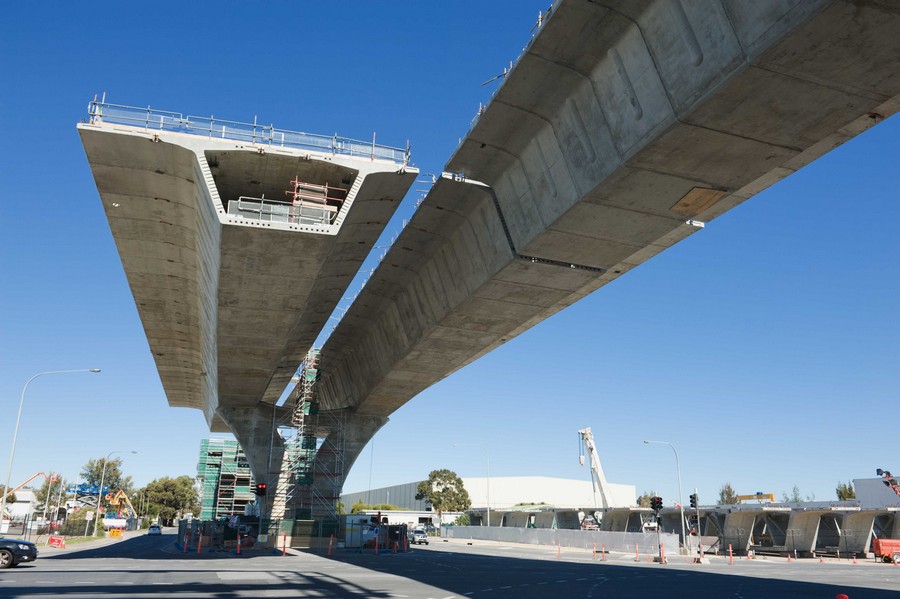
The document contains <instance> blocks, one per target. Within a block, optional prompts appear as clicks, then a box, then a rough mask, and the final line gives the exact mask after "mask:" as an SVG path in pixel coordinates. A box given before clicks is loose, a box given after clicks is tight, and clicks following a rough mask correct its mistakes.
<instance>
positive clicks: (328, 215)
mask: <svg viewBox="0 0 900 599" xmlns="http://www.w3.org/2000/svg"><path fill="white" fill-rule="evenodd" d="M333 210H334V209H333V207H327V206H321V205H318V204H310V203H305V202H300V203H298V204H292V203H291V202H281V201H279V200H269V199H267V198H252V197H247V196H240V197H239V198H238V199H237V200H230V201H229V202H228V210H227V211H228V214H231V215H233V216H241V217H243V218H247V219H250V220H257V221H263V222H281V223H287V224H303V225H330V224H331V222H332V219H333V218H335V217H336V216H337V211H336V210H334V211H333Z"/></svg>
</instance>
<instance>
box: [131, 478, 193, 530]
mask: <svg viewBox="0 0 900 599" xmlns="http://www.w3.org/2000/svg"><path fill="white" fill-rule="evenodd" d="M141 491H142V493H143V494H144V496H145V497H146V498H147V499H146V501H147V507H146V508H145V509H146V510H147V513H148V514H151V515H154V516H158V517H159V518H160V519H162V520H163V521H165V522H171V521H172V520H174V519H175V518H177V517H179V516H182V515H184V514H186V513H187V512H192V513H195V514H197V513H199V512H200V504H199V502H198V499H197V489H196V488H194V479H193V478H191V477H190V476H186V475H183V476H179V477H178V478H169V477H168V476H165V477H163V478H158V479H156V480H154V481H152V482H150V483H149V484H148V485H147V486H146V487H144V488H143V489H142V490H141Z"/></svg>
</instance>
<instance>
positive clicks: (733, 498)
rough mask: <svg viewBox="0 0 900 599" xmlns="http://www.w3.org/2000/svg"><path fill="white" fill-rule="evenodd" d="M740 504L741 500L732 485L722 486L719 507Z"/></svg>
mask: <svg viewBox="0 0 900 599" xmlns="http://www.w3.org/2000/svg"><path fill="white" fill-rule="evenodd" d="M739 502H740V500H739V499H738V496H737V493H735V492H734V488H732V486H731V483H725V484H724V485H722V488H721V489H719V505H734V504H736V503H739Z"/></svg>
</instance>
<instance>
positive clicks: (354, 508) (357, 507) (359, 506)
mask: <svg viewBox="0 0 900 599" xmlns="http://www.w3.org/2000/svg"><path fill="white" fill-rule="evenodd" d="M367 509H369V504H368V503H363V501H362V499H360V500H359V501H357V502H355V503H354V504H353V505H351V506H350V513H351V514H358V513H360V512H361V511H363V510H367Z"/></svg>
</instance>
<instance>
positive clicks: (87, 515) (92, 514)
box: [84, 512, 94, 522]
mask: <svg viewBox="0 0 900 599" xmlns="http://www.w3.org/2000/svg"><path fill="white" fill-rule="evenodd" d="M84 519H85V520H87V521H88V522H90V521H91V520H93V519H94V512H88V513H87V514H85V515H84Z"/></svg>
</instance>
